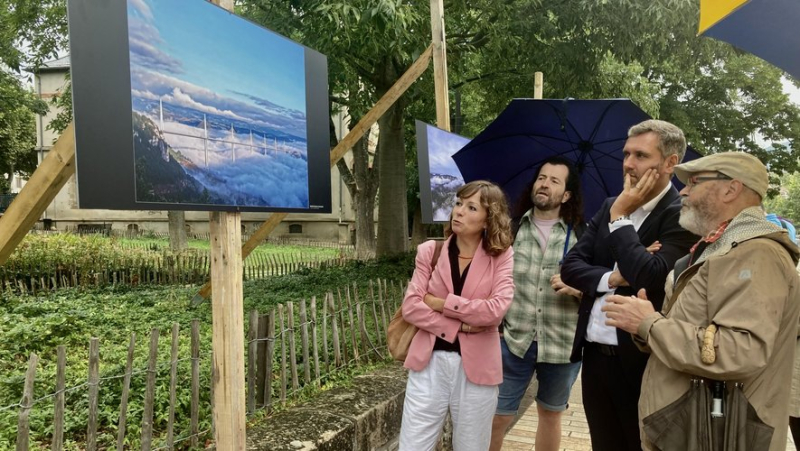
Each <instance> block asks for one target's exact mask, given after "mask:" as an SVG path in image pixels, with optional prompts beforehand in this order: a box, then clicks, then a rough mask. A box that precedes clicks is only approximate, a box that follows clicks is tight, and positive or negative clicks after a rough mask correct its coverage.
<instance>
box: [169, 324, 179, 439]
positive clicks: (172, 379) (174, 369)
mask: <svg viewBox="0 0 800 451" xmlns="http://www.w3.org/2000/svg"><path fill="white" fill-rule="evenodd" d="M179 332H180V325H178V323H174V324H173V325H172V349H170V358H169V362H170V368H169V417H168V419H167V449H168V450H170V451H172V450H173V449H175V405H176V404H177V401H176V393H175V392H176V390H177V388H178V338H179V336H178V333H179Z"/></svg>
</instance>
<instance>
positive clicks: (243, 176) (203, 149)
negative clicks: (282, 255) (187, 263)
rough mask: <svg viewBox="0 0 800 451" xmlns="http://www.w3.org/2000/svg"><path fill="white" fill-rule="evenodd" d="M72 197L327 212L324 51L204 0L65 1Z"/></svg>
mask: <svg viewBox="0 0 800 451" xmlns="http://www.w3.org/2000/svg"><path fill="white" fill-rule="evenodd" d="M68 19H69V31H70V56H71V77H72V93H73V108H74V120H75V141H76V143H75V146H76V167H77V182H78V205H79V207H80V208H104V209H114V210H190V211H203V210H209V211H281V212H301V213H330V212H331V181H330V160H329V159H330V145H329V131H328V129H329V118H328V111H329V108H328V73H327V59H326V58H325V56H324V55H322V54H320V53H318V52H316V51H314V50H312V49H309V48H307V47H304V46H303V45H300V44H298V43H296V42H293V41H291V40H289V39H287V38H285V37H283V36H280V35H278V34H276V33H274V32H272V31H270V30H267V29H265V28H263V27H260V26H258V25H256V24H254V23H252V22H249V21H247V20H245V19H242V18H241V17H238V16H236V15H235V14H232V13H230V12H228V11H226V10H225V9H223V8H220V7H219V6H216V5H214V4H212V3H210V2H207V1H205V0H183V1H175V0H127V1H108V2H98V1H96V0H68Z"/></svg>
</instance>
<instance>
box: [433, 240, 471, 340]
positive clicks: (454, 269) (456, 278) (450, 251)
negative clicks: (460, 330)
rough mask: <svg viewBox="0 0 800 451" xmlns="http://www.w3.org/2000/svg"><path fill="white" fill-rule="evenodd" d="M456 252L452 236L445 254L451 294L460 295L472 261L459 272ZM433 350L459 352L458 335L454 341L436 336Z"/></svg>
mask: <svg viewBox="0 0 800 451" xmlns="http://www.w3.org/2000/svg"><path fill="white" fill-rule="evenodd" d="M458 253H459V250H458V244H456V238H455V236H453V239H451V240H450V245H449V246H448V247H447V255H448V257H450V277H452V279H453V294H455V295H456V296H461V290H463V289H464V281H465V280H467V273H468V272H469V267H470V266H471V265H472V262H471V261H470V262H469V265H467V267H466V268H464V272H463V273H461V272H460V268H459V267H458ZM433 350H434V351H450V352H458V353H459V354H460V353H461V345H460V344H459V342H458V336H456V339H455V341H453V342H452V343H449V342H447V341H445V340H442V339H441V338H439V337H436V343H434V345H433Z"/></svg>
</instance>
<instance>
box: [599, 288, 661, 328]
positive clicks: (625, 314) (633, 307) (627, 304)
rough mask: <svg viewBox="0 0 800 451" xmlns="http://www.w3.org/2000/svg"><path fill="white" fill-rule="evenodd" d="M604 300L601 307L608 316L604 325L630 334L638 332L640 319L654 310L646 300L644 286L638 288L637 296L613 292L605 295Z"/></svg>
mask: <svg viewBox="0 0 800 451" xmlns="http://www.w3.org/2000/svg"><path fill="white" fill-rule="evenodd" d="M606 301H607V302H606V305H604V306H603V308H602V310H603V311H604V312H605V313H606V316H607V317H608V321H606V325H608V326H613V327H617V328H619V329H622V330H624V331H625V332H629V333H632V334H636V333H638V332H639V324H641V323H642V320H643V319H644V318H645V317H646V316H647V315H649V314H651V313H653V312H655V311H656V310H655V309H654V308H653V304H651V303H650V301H648V300H647V293H645V290H644V288H642V289H641V290H639V293H638V297H636V296H619V295H616V294H614V295H611V296H609V297H607V298H606Z"/></svg>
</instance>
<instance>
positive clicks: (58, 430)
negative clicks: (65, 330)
mask: <svg viewBox="0 0 800 451" xmlns="http://www.w3.org/2000/svg"><path fill="white" fill-rule="evenodd" d="M66 373H67V348H65V347H64V345H59V346H58V363H57V364H56V399H55V402H54V404H55V406H54V407H53V442H52V444H51V448H52V450H53V451H61V450H62V449H63V448H64V388H65V387H66V380H67V374H66Z"/></svg>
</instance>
